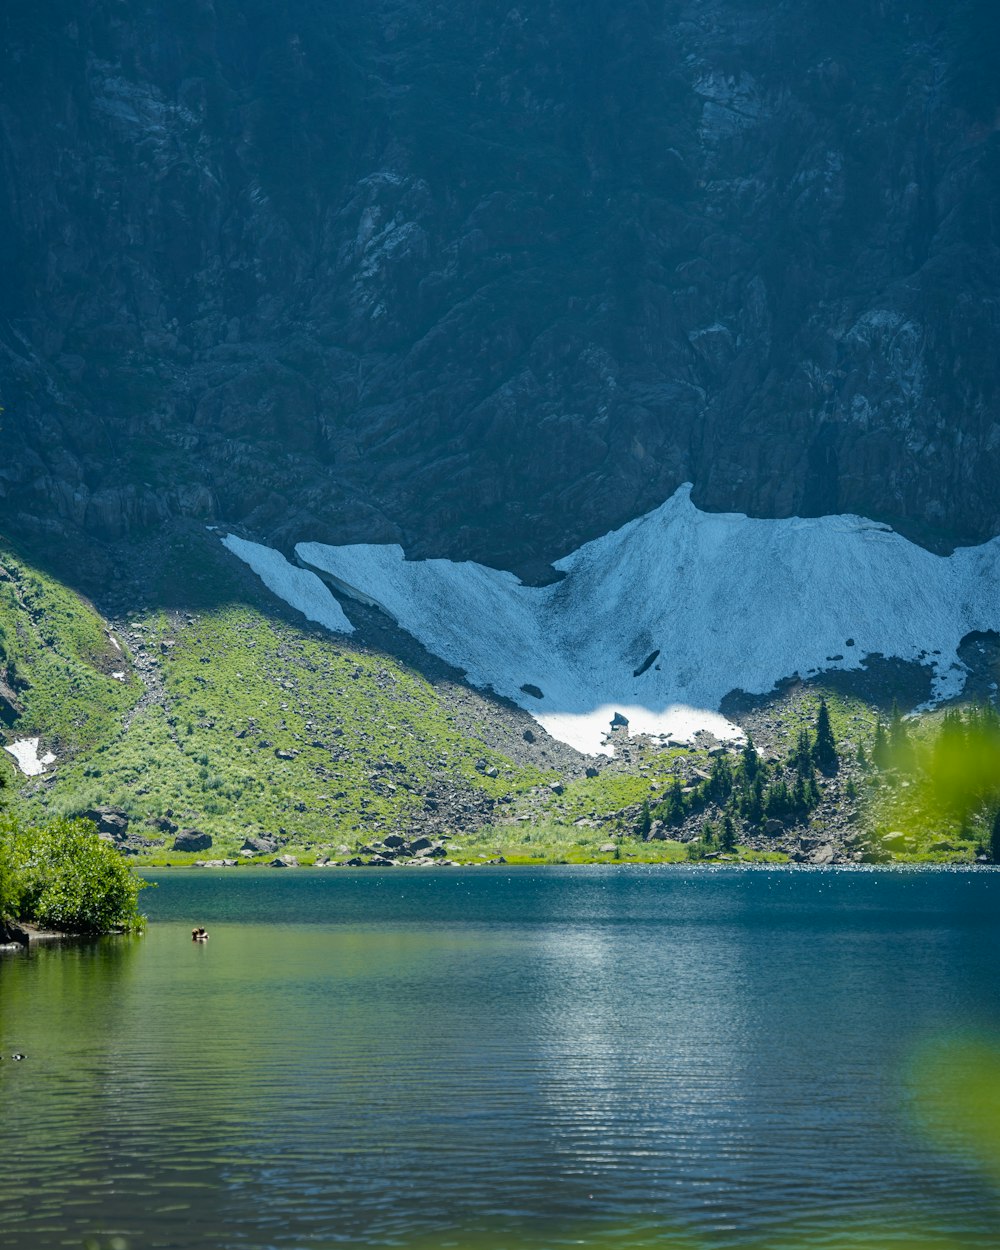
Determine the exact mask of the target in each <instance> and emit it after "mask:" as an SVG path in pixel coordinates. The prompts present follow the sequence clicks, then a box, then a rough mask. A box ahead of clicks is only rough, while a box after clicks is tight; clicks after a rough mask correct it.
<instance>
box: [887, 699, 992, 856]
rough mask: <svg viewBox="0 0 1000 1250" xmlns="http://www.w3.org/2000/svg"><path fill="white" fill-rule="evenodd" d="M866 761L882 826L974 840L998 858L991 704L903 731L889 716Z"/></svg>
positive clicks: (904, 727)
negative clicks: (877, 778) (877, 780)
mask: <svg viewBox="0 0 1000 1250" xmlns="http://www.w3.org/2000/svg"><path fill="white" fill-rule="evenodd" d="M873 759H874V761H875V763H876V765H877V766H878V768H879V769H880V771H881V773H882V785H881V792H880V793H879V794H878V795H877V797H876V808H877V809H878V812H879V816H880V822H881V824H882V825H883V827H891V828H894V829H899V830H901V831H904V832H906V833H908V834H910V835H913V836H920V835H922V834H926V833H928V832H931V833H936V834H938V835H942V834H947V835H953V836H958V837H963V838H969V839H975V840H977V841H978V843H979V845H980V847H981V848H982V850H983V851H985V852H986V853H987V854H988V855H989V857H990V858H991V859H992V860H994V861H997V860H998V859H1000V714H998V713H997V710H996V709H995V708H993V707H991V706H988V705H987V706H982V707H971V708H966V709H964V710H963V709H958V708H952V709H949V710H948V711H947V712H946V713H945V714H944V715H943V716H942V717H940V718H937V717H935V718H925V719H924V720H923V721H922V722H920V723H918V724H917V725H915V726H914V725H910V726H908V725H907V723H906V722H903V721H902V719H901V718H900V719H899V720H898V721H897V719H896V718H895V717H894V719H893V723H892V724H891V725H890V728H889V732H888V734H885V735H883V736H882V737H881V739H880V740H878V741H877V745H876V747H875V749H874V750H873Z"/></svg>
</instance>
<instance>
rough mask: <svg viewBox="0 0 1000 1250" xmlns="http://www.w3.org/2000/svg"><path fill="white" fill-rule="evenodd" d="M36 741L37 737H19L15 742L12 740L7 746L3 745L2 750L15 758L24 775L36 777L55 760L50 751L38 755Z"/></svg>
mask: <svg viewBox="0 0 1000 1250" xmlns="http://www.w3.org/2000/svg"><path fill="white" fill-rule="evenodd" d="M38 743H39V739H38V738H20V739H19V740H18V741H17V742H12V743H11V745H10V746H9V747H4V750H5V751H6V752H7V753H8V754H9V755H13V757H14V759H15V760H17V766H18V768H19V769H20V770H21V772H22V773H24V775H25V777H38V776H40V775H41V774H42V773H44V772H45V770H46V768H48V766H49V765H50V764H54V763H55V762H56V757H55V756H54V755H53V754H52V752H51V751H46V752H45V754H44V755H42V756H39V754H38Z"/></svg>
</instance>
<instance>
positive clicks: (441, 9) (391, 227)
mask: <svg viewBox="0 0 1000 1250" xmlns="http://www.w3.org/2000/svg"><path fill="white" fill-rule="evenodd" d="M0 34H2V39H3V45H4V48H3V52H4V66H5V80H6V81H5V87H4V90H3V92H2V95H0V272H2V274H3V281H2V285H0V397H2V402H3V404H4V405H5V408H6V411H5V413H4V415H3V418H2V422H3V424H2V433H3V439H4V447H5V455H4V457H3V459H2V462H0V518H2V520H3V522H4V524H5V526H6V527H7V528H8V529H9V530H13V531H15V532H16V531H18V530H22V531H25V532H27V531H28V530H35V531H38V529H39V527H41V529H42V530H43V531H45V532H50V533H52V534H53V535H59V536H62V537H63V538H64V540H67V541H68V542H69V543H70V545H71V546H72V544H73V542H74V540H78V539H79V538H80V537H81V536H83V535H93V536H96V537H98V538H105V539H114V538H119V537H122V536H123V535H128V534H130V533H132V532H134V531H136V530H139V529H142V528H143V527H148V526H150V525H153V524H155V523H157V522H158V521H161V520H163V519H165V518H169V517H170V516H172V515H178V514H180V515H185V516H194V517H204V518H205V519H222V520H225V521H228V522H243V523H244V524H246V525H247V526H248V527H249V528H250V529H252V530H253V531H255V532H256V533H257V534H258V535H260V536H262V537H263V538H265V539H268V540H271V541H273V542H276V543H287V542H288V541H290V540H292V539H301V538H311V539H318V540H325V541H361V540H371V541H385V540H394V541H401V542H403V543H404V544H405V545H406V546H407V548H408V550H409V551H410V552H411V553H413V554H422V555H426V554H441V555H450V556H472V557H476V558H479V559H484V560H486V561H489V562H491V563H496V564H501V565H506V566H508V567H514V568H517V569H519V570H521V571H527V572H529V573H530V572H535V573H538V572H540V571H541V570H542V569H543V568H544V565H545V562H546V561H547V560H549V559H552V558H554V557H556V556H558V555H560V554H563V553H565V552H566V551H567V550H569V549H571V548H572V547H574V546H575V545H577V544H578V543H579V542H580V541H583V540H585V539H587V538H591V537H594V536H595V535H597V534H599V533H602V532H605V531H607V530H608V529H610V528H612V527H613V526H615V525H617V524H620V523H622V522H623V521H625V520H627V519H628V518H629V517H631V516H634V515H636V514H638V513H641V512H643V511H646V510H647V509H649V508H651V507H653V506H655V505H657V504H659V503H661V502H662V501H663V499H664V498H665V497H666V496H667V495H668V494H670V493H671V492H672V491H673V490H674V488H675V487H676V486H677V485H678V484H679V483H680V482H682V481H684V480H687V479H690V480H692V481H693V482H694V483H695V491H694V499H695V501H696V502H697V503H698V504H699V505H700V506H702V507H705V508H709V509H734V510H740V511H747V512H750V513H754V514H757V515H789V514H792V513H806V514H817V513H825V512H833V511H853V512H860V513H863V514H867V515H870V516H873V517H877V518H880V519H884V520H888V521H890V522H891V523H893V524H895V525H897V526H898V527H899V528H901V529H903V530H904V532H907V533H909V534H910V535H911V536H913V537H916V538H917V539H919V540H920V541H923V542H925V543H927V544H928V545H934V546H938V547H947V546H948V545H949V544H952V543H956V542H967V541H972V540H980V539H982V538H984V537H987V536H990V535H992V534H994V533H997V532H1000V489H998V487H997V482H998V473H1000V411H998V406H997V383H998V373H1000V354H998V352H997V341H998V330H1000V264H998V249H997V245H998V232H1000V214H998V211H997V204H998V203H1000V134H998V125H1000V122H998V117H1000V114H998V105H1000V77H998V76H997V75H996V73H995V67H996V64H997V62H998V53H1000V19H998V17H997V15H996V5H995V4H993V3H988V2H986V0H966V2H965V3H944V0H933V2H932V0H910V2H908V3H904V2H902V0H867V2H862V0H844V2H842V3H841V4H838V5H833V4H830V3H828V0H794V2H793V0H787V2H785V3H776V2H775V0H676V2H673V3H671V2H661V3H656V2H655V0H575V2H574V3H569V2H568V0H546V2H543V3H535V4H529V5H523V6H520V7H511V6H509V5H508V4H491V3H489V2H488V0H462V2H461V3H459V2H458V0H337V2H336V3H332V2H331V3H323V2H321V0H284V2H283V3H281V4H275V3H273V2H271V0H268V2H265V0H128V2H127V3H122V2H121V0H46V2H45V3H43V4H39V5H37V6H28V5H10V6H5V11H4V13H3V14H2V16H0Z"/></svg>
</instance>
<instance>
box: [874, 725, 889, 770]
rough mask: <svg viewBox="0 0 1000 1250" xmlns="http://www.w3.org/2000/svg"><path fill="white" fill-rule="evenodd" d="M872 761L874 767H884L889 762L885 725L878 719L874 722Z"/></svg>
mask: <svg viewBox="0 0 1000 1250" xmlns="http://www.w3.org/2000/svg"><path fill="white" fill-rule="evenodd" d="M872 763H873V764H874V765H875V767H876V768H885V767H887V765H888V763H889V739H888V737H887V736H886V732H885V727H884V726H883V724H882V721H881V720H879V721H877V722H876V724H875V741H874V742H873V743H872Z"/></svg>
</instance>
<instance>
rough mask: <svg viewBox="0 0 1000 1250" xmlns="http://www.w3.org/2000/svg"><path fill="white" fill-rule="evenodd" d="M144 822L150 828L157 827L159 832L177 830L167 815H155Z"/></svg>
mask: <svg viewBox="0 0 1000 1250" xmlns="http://www.w3.org/2000/svg"><path fill="white" fill-rule="evenodd" d="M146 824H147V825H149V827H150V829H158V830H159V831H160V833H176V832H177V825H175V824H174V822H173V821H172V820H171V819H170V817H169V816H156V817H154V818H153V819H152V820H147V821H146Z"/></svg>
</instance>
